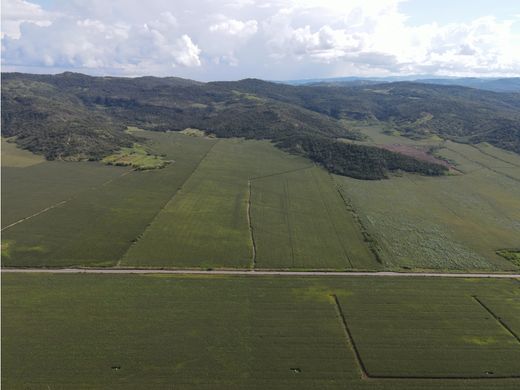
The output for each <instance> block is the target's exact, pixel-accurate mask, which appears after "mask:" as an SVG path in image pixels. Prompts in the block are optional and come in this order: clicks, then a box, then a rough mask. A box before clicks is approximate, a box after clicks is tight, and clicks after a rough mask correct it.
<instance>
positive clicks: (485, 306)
mask: <svg viewBox="0 0 520 390" xmlns="http://www.w3.org/2000/svg"><path fill="white" fill-rule="evenodd" d="M471 298H473V299H474V300H475V301H476V302H477V303H478V304H479V305H480V306H482V308H484V310H486V311H487V312H488V313H489V314H491V316H492V317H493V318H494V319H495V320H496V321H497V322H498V323H499V324H500V325H501V326H502V328H504V329H505V330H506V331H507V332H508V333H509V334H510V335H511V336H513V337H514V338H515V339H516V341H517V342H518V343H519V344H520V336H518V335H517V334H516V333H515V332H514V331H513V329H511V328H510V327H509V325H507V324H506V323H505V322H504V321H503V320H502V318H501V317H499V316H497V315H496V314H495V313H494V312H493V311H492V310H491V309H490V308H489V307H488V306H487V305H486V304H485V303H484V302H482V301H481V300H480V299H479V298H478V297H477V296H476V295H472V296H471Z"/></svg>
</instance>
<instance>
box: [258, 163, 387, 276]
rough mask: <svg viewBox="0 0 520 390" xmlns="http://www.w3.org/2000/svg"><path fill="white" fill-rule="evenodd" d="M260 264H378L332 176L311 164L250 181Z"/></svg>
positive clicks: (286, 265)
mask: <svg viewBox="0 0 520 390" xmlns="http://www.w3.org/2000/svg"><path fill="white" fill-rule="evenodd" d="M251 192H252V198H251V205H252V206H251V212H252V221H253V231H254V235H255V242H256V248H257V256H256V266H257V267H258V268H262V267H264V268H280V267H287V268H302V269H304V268H322V269H327V268H335V269H338V268H357V269H363V268H368V269H374V268H375V269H377V268H378V265H379V264H378V263H377V262H376V259H375V258H374V255H373V254H372V253H371V251H370V249H369V247H368V245H367V243H366V242H365V241H364V237H363V235H362V233H361V230H360V227H359V226H358V224H357V222H356V221H355V220H354V218H353V216H352V215H351V214H350V212H349V211H348V210H347V208H346V205H345V203H344V201H343V199H342V198H341V196H339V194H338V191H337V189H336V187H335V185H334V182H333V181H332V179H331V177H330V175H329V174H328V173H327V172H325V171H324V170H323V169H321V168H318V167H315V166H312V165H311V166H310V167H309V166H307V167H304V168H301V169H299V170H296V171H292V172H288V173H283V174H278V175H268V176H266V177H260V178H256V179H254V180H252V181H251Z"/></svg>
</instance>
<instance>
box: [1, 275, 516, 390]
mask: <svg viewBox="0 0 520 390" xmlns="http://www.w3.org/2000/svg"><path fill="white" fill-rule="evenodd" d="M518 287H519V284H518V280H516V281H515V280H485V279H480V280H477V279H472V280H470V279H452V278H446V279H442V278H424V277H421V278H388V277H386V278H382V277H377V278H375V277H364V278H355V277H350V278H333V277H328V278H326V277H319V278H318V277H307V278H288V277H224V276H217V277H213V276H174V275H93V274H84V275H56V274H55V275H52V274H4V275H3V276H2V294H3V296H2V298H3V299H2V374H1V375H2V385H3V387H5V388H9V389H22V388H24V389H25V388H46V387H47V386H50V387H52V388H112V389H115V388H121V389H123V388H124V389H128V388H143V387H147V388H151V387H153V388H179V389H219V388H222V389H265V388H269V389H302V388H305V389H311V388H314V389H345V388H348V389H380V390H382V389H396V388H399V389H405V390H406V389H417V388H421V389H439V388H445V389H467V388H469V387H471V388H472V389H516V388H518V387H519V386H520V348H519V345H520V341H519V340H518V334H519V333H520V304H519V303H520V295H519V293H520V290H519V288H518ZM515 335H516V337H515Z"/></svg>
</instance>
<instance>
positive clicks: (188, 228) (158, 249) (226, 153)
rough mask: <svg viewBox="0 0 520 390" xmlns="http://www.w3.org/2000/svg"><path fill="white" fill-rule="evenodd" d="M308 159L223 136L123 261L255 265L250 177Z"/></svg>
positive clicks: (267, 146) (176, 264) (152, 264)
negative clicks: (251, 222)
mask: <svg viewBox="0 0 520 390" xmlns="http://www.w3.org/2000/svg"><path fill="white" fill-rule="evenodd" d="M304 164H307V165H308V163H306V162H305V160H303V159H300V158H295V157H293V156H290V155H287V154H285V153H283V152H281V151H279V150H277V149H275V148H274V147H273V146H272V145H270V144H269V143H267V142H259V141H243V140H219V141H218V142H217V143H216V144H215V145H214V147H213V148H212V149H211V151H210V152H209V153H208V154H207V156H206V158H205V159H204V161H202V163H201V164H200V165H199V167H198V168H197V170H196V171H195V172H194V173H193V175H191V177H190V178H189V179H188V180H187V181H186V183H185V185H184V186H183V188H182V189H181V190H180V191H179V192H178V194H177V195H176V196H175V197H174V198H172V199H171V201H170V202H168V204H167V205H166V207H165V208H164V209H163V210H162V211H161V213H160V214H159V215H158V216H157V218H155V220H154V221H153V223H152V224H151V225H150V227H149V228H148V229H147V230H146V231H145V233H144V234H143V236H142V238H141V239H140V240H139V241H138V242H137V243H136V244H135V245H133V246H132V247H131V249H130V250H129V251H128V253H127V254H126V255H125V256H124V258H123V260H122V262H121V265H139V266H180V267H194V266H195V267H197V266H203V267H213V266H217V267H222V266H228V267H236V266H239V267H250V266H252V265H253V264H252V263H253V242H252V239H251V233H250V230H249V224H248V201H249V200H248V198H249V188H248V180H249V178H250V177H256V176H260V175H266V174H270V173H273V172H280V171H286V170H291V169H298V168H299V167H301V166H303V165H304ZM252 207H253V209H254V206H252Z"/></svg>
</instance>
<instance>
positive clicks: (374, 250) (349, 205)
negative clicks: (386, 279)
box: [330, 175, 383, 265]
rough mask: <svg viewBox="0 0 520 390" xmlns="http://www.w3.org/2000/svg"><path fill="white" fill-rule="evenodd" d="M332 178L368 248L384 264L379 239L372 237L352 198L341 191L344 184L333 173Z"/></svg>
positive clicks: (378, 261) (377, 260)
mask: <svg viewBox="0 0 520 390" xmlns="http://www.w3.org/2000/svg"><path fill="white" fill-rule="evenodd" d="M330 178H331V180H332V182H333V183H334V184H335V186H336V191H338V194H339V196H340V198H341V199H342V200H343V204H344V205H345V208H346V209H347V211H348V212H349V213H350V215H352V218H353V219H354V221H356V223H357V225H358V228H359V230H360V232H361V235H362V236H363V239H364V240H365V242H366V244H367V246H368V249H369V250H370V252H372V254H373V255H374V258H375V260H376V262H377V263H379V264H381V265H382V264H383V259H382V258H381V255H380V254H379V251H378V250H377V246H376V245H377V241H376V240H375V239H374V238H373V237H372V235H371V234H370V232H369V231H368V229H367V227H366V226H365V225H364V224H363V221H362V220H361V217H360V216H359V215H358V213H357V212H356V209H355V208H354V206H353V205H352V202H351V201H350V200H347V198H346V197H345V195H344V194H343V192H342V191H341V189H342V186H341V185H340V184H339V183H338V182H337V181H336V180H335V179H334V177H333V176H332V175H331V176H330Z"/></svg>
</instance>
